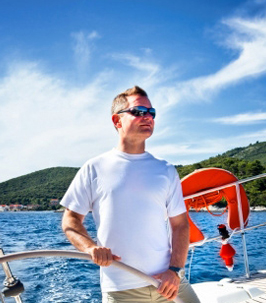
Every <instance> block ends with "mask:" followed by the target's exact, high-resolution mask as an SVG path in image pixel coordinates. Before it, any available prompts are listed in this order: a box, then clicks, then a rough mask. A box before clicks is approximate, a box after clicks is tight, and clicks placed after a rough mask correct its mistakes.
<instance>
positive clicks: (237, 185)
mask: <svg viewBox="0 0 266 303" xmlns="http://www.w3.org/2000/svg"><path fill="white" fill-rule="evenodd" d="M265 177H266V173H263V174H260V175H256V176H253V177H249V178H245V179H242V180H237V181H234V182H231V183H228V184H225V185H222V186H218V187H213V188H210V189H207V190H202V191H199V192H197V193H195V194H192V195H188V196H185V197H184V199H185V200H187V199H193V198H196V197H199V196H203V195H206V194H209V193H212V192H215V191H219V190H223V189H225V188H228V187H233V186H234V187H235V188H236V194H237V206H238V216H239V222H240V228H239V230H238V231H237V233H240V234H241V236H242V247H243V255H244V265H245V274H246V277H247V278H249V277H250V270H249V260H248V253H247V244H246V236H245V231H246V230H248V229H247V228H245V223H246V222H244V219H243V212H242V202H241V201H242V200H241V192H240V184H243V183H246V182H250V181H254V180H258V179H261V178H265ZM254 228H255V227H254ZM233 232H235V231H233ZM218 238H221V237H218ZM214 239H216V240H217V237H216V238H214ZM210 241H214V240H207V239H204V240H203V241H200V242H196V243H192V244H191V245H190V247H195V246H200V245H202V244H204V243H206V242H210ZM200 243H202V244H200Z"/></svg>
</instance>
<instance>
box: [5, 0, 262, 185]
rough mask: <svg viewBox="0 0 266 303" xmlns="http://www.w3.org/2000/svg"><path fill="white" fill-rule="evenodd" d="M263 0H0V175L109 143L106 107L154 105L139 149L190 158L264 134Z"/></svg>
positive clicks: (79, 156)
mask: <svg viewBox="0 0 266 303" xmlns="http://www.w3.org/2000/svg"><path fill="white" fill-rule="evenodd" d="M265 13H266V1H265V0H256V1H238V0H234V1H232V0H230V1H228V0H223V1H221V0H217V1H210V0H203V1H191V0H187V1H179V0H175V1H174V0H172V1H167V0H166V1H165V0H164V1H157V0H154V1H152V0H120V1H118V0H115V1H113V0H108V1H107V0H97V1H96V0H94V1H92V0H86V1H85V0H75V1H74V0H72V1H70V0H57V1H51V0H45V1H44V0H38V1H27V0H25V1H19V0H17V1H13V0H2V1H1V10H0V46H1V47H0V130H1V132H0V171H1V174H0V182H1V181H5V180H8V179H11V178H14V177H17V176H20V175H23V174H27V173H30V172H33V171H37V170H40V169H44V168H47V167H54V166H74V167H79V166H81V165H82V164H83V163H84V162H85V161H86V160H87V159H89V158H91V157H93V156H96V155H97V154H99V153H102V152H105V151H107V150H109V149H111V148H112V147H114V146H116V143H117V139H118V137H117V134H116V131H115V130H114V128H113V126H112V123H111V119H110V106H111V102H112V100H113V98H114V96H116V95H117V94H118V93H120V92H122V91H124V90H125V89H127V88H129V87H132V86H134V85H139V86H141V87H142V88H144V89H145V90H146V91H147V92H148V95H149V97H150V99H151V101H152V104H153V106H154V107H155V108H156V110H157V117H156V127H155V132H154V135H153V136H152V138H150V139H149V140H148V142H147V150H148V151H150V152H151V153H153V154H154V155H156V156H158V157H161V158H165V159H166V160H168V161H169V162H171V163H173V164H192V163H195V162H198V161H201V160H204V159H207V158H209V157H211V156H216V155H218V154H221V153H223V152H225V151H227V150H229V149H232V148H235V147H239V146H246V145H248V144H250V143H255V142H256V141H265V139H266V85H265V84H266V14H265Z"/></svg>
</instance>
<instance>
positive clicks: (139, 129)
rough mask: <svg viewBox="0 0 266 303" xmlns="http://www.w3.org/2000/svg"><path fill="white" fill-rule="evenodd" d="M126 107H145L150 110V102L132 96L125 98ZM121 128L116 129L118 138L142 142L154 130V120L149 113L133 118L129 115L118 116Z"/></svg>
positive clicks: (143, 98) (144, 98)
mask: <svg viewBox="0 0 266 303" xmlns="http://www.w3.org/2000/svg"><path fill="white" fill-rule="evenodd" d="M127 101H128V106H127V108H130V107H133V106H145V107H147V108H151V107H152V105H151V102H150V100H149V99H148V98H147V97H143V96H140V95H132V96H129V97H127ZM119 116H120V123H121V127H120V128H118V132H119V134H120V136H123V137H126V138H129V137H130V138H132V139H133V140H140V141H144V140H146V139H148V138H149V137H150V136H151V135H152V133H153V129H154V119H153V118H152V116H151V114H150V113H147V114H146V115H144V116H139V117H135V116H133V115H132V114H130V113H123V114H119Z"/></svg>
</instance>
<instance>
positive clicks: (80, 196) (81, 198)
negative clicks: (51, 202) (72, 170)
mask: <svg viewBox="0 0 266 303" xmlns="http://www.w3.org/2000/svg"><path fill="white" fill-rule="evenodd" d="M91 197H92V195H91V186H90V178H89V166H88V165H84V166H83V167H82V168H81V169H80V170H79V171H78V173H77V174H76V176H75V178H74V179H73V181H72V182H71V184H70V186H69V188H68V190H67V191H66V193H65V195H64V197H63V199H62V200H61V202H60V204H61V205H62V206H64V207H66V208H68V209H70V210H72V211H74V212H76V213H78V214H81V215H86V214H87V213H88V212H89V211H91V210H92V198H91Z"/></svg>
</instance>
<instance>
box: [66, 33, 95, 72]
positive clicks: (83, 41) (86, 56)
mask: <svg viewBox="0 0 266 303" xmlns="http://www.w3.org/2000/svg"><path fill="white" fill-rule="evenodd" d="M71 36H72V38H73V40H74V47H73V50H74V54H75V59H76V62H77V64H78V67H79V69H80V70H84V69H86V68H87V67H88V64H89V62H90V60H91V54H92V51H93V48H94V44H93V40H94V39H97V38H100V35H99V34H98V32H97V31H92V32H91V33H89V34H86V33H85V32H83V31H80V32H75V33H72V34H71Z"/></svg>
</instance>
